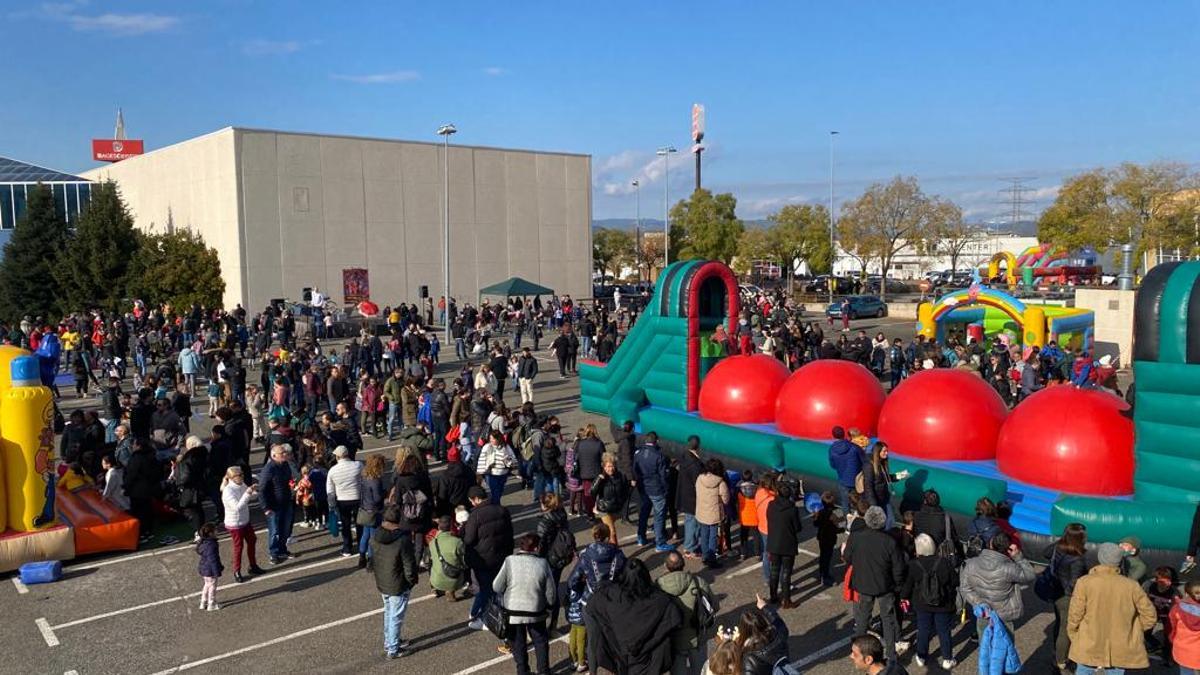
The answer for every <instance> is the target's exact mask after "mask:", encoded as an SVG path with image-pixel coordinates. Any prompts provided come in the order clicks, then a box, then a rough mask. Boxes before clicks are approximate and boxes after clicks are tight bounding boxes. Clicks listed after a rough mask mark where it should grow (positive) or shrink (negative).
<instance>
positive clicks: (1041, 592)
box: [1033, 549, 1066, 602]
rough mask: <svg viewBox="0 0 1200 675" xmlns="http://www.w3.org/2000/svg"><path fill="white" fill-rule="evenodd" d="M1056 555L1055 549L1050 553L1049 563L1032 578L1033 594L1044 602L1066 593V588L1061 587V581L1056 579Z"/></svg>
mask: <svg viewBox="0 0 1200 675" xmlns="http://www.w3.org/2000/svg"><path fill="white" fill-rule="evenodd" d="M1057 557H1058V550H1057V549H1056V550H1055V551H1054V552H1053V553H1051V554H1050V563H1049V564H1047V565H1046V568H1045V569H1043V570H1042V571H1041V572H1038V575H1037V577H1036V578H1035V579H1034V580H1033V594H1034V595H1036V596H1037V597H1038V599H1040V600H1044V601H1045V602H1054V601H1055V600H1058V599H1059V598H1061V597H1063V596H1064V595H1066V589H1064V588H1063V585H1062V582H1061V581H1059V579H1058V574H1057V571H1056V570H1055V559H1056V558H1057Z"/></svg>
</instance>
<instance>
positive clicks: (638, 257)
mask: <svg viewBox="0 0 1200 675" xmlns="http://www.w3.org/2000/svg"><path fill="white" fill-rule="evenodd" d="M632 185H633V194H634V195H635V197H634V199H635V201H634V203H635V204H637V206H636V207H635V208H636V209H637V211H636V212H635V213H636V216H635V218H636V220H634V225H633V264H634V265H637V277H638V283H641V282H642V183H641V181H638V180H636V179H635V180H634V181H633V183H632Z"/></svg>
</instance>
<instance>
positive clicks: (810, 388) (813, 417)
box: [775, 359, 886, 440]
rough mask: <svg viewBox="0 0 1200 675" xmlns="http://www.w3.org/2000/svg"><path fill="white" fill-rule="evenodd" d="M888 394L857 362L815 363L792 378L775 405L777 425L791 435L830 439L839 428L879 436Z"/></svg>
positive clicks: (824, 361)
mask: <svg viewBox="0 0 1200 675" xmlns="http://www.w3.org/2000/svg"><path fill="white" fill-rule="evenodd" d="M885 398H886V395H885V394H884V393H883V385H881V384H879V379H878V378H876V377H875V375H874V374H873V373H872V372H871V371H869V370H867V369H866V368H864V367H862V366H861V365H859V364H857V363H854V362H853V361H838V360H834V359H822V360H819V361H813V362H811V363H809V364H807V365H805V366H803V367H802V368H800V369H799V370H797V371H796V372H794V373H792V376H791V377H790V378H788V381H787V384H785V385H783V389H782V390H781V391H780V392H779V399H778V401H777V402H776V404H775V424H776V425H777V426H778V427H779V430H780V431H782V432H783V433H785V434H789V435H791V436H800V437H801V438H815V439H819V440H828V439H829V438H831V436H830V432H831V431H833V428H834V427H835V426H839V427H842V428H845V429H850V428H852V427H857V428H858V429H859V430H860V431H862V433H864V434H866V435H868V436H872V435H874V434H875V424H876V422H877V421H878V419H879V410H880V408H882V407H883V401H884V399H885Z"/></svg>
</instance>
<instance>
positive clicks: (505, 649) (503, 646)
mask: <svg viewBox="0 0 1200 675" xmlns="http://www.w3.org/2000/svg"><path fill="white" fill-rule="evenodd" d="M496 651H498V652H500V653H501V654H504V655H505V656H508V655H509V654H512V647H510V646H509V644H508V643H507V642H501V643H500V644H498V645H496Z"/></svg>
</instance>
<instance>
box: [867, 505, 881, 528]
mask: <svg viewBox="0 0 1200 675" xmlns="http://www.w3.org/2000/svg"><path fill="white" fill-rule="evenodd" d="M863 520H864V521H865V522H866V523H867V527H869V528H871V529H872V530H882V529H883V526H884V524H886V523H887V514H886V513H884V512H883V509H881V508H879V507H878V506H872V507H871V508H869V509H867V513H866V514H865V515H863Z"/></svg>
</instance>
